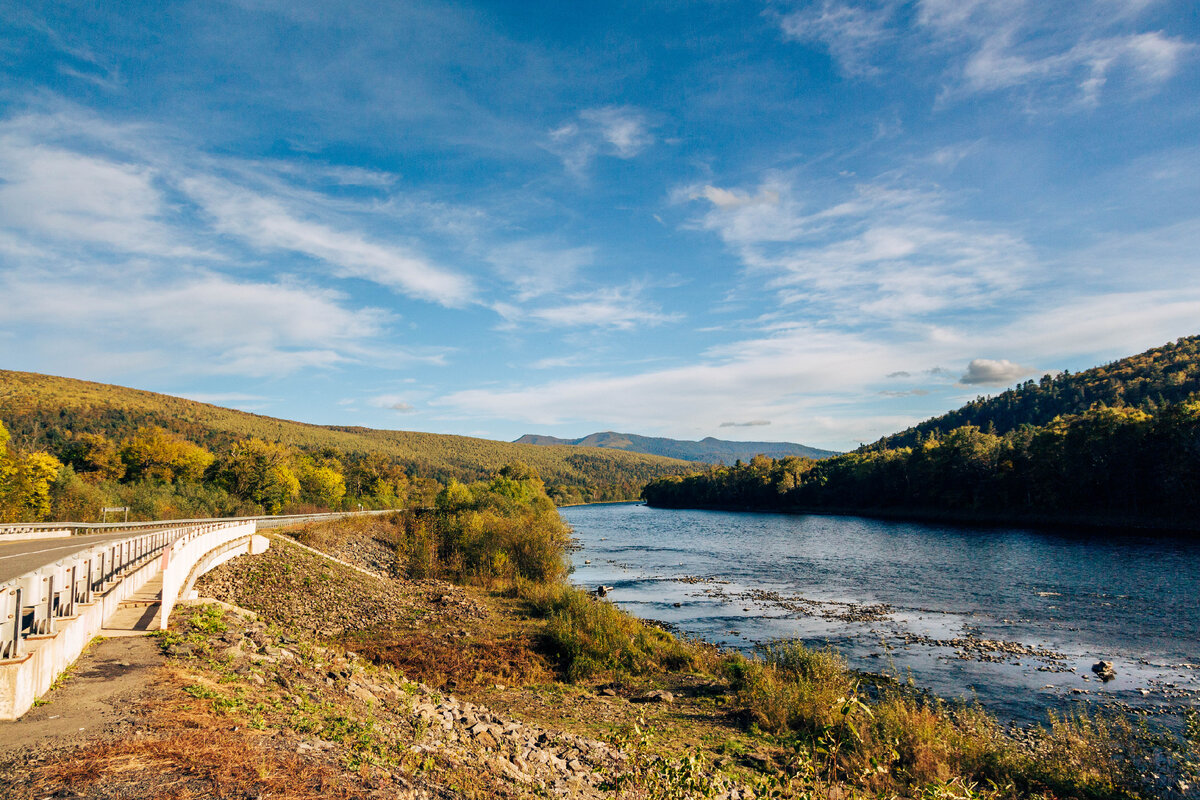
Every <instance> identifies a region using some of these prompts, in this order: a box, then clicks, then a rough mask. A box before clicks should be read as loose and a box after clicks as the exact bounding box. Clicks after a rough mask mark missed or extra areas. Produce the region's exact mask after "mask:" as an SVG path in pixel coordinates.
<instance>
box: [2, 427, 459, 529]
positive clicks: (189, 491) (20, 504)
mask: <svg viewBox="0 0 1200 800" xmlns="http://www.w3.org/2000/svg"><path fill="white" fill-rule="evenodd" d="M440 489H441V485H440V484H439V483H437V482H436V481H431V480H429V479H421V478H416V479H410V478H409V476H408V475H407V473H406V472H405V471H404V469H403V468H402V467H401V466H399V465H398V464H396V463H394V462H393V461H391V460H389V459H387V458H385V457H383V456H381V455H379V454H377V453H366V454H347V453H342V452H339V451H337V450H335V449H333V448H322V449H320V450H316V451H312V452H304V451H300V450H297V449H295V448H289V447H285V446H283V445H281V444H278V443H276V442H268V441H264V440H262V439H256V438H247V439H241V440H238V441H235V442H233V443H232V445H231V446H230V447H229V448H227V449H226V450H224V451H223V452H220V453H213V452H211V451H210V450H208V449H206V448H204V447H201V446H200V445H198V444H195V443H194V442H190V441H188V440H187V439H184V438H183V437H181V436H179V435H177V434H174V433H171V432H170V431H167V430H164V429H162V428H158V427H141V428H137V429H135V430H134V431H133V432H132V433H130V434H128V435H126V436H124V437H122V438H120V439H111V438H109V437H108V436H105V435H104V434H100V433H76V434H71V435H69V436H66V437H65V438H63V439H61V447H60V448H59V449H58V451H57V452H55V453H47V452H37V451H34V452H26V451H21V450H18V449H16V448H14V447H13V446H12V442H11V437H10V436H9V433H8V431H7V429H5V427H4V425H3V424H2V423H0V521H4V522H36V521H40V520H47V519H55V520H71V521H75V522H89V521H95V520H97V519H99V516H100V510H101V508H102V507H105V506H128V507H129V508H130V516H131V518H132V519H170V518H187V517H220V516H231V515H246V514H278V513H281V512H307V511H316V510H340V509H348V508H357V507H358V506H359V505H362V506H364V507H365V508H396V507H399V506H402V505H404V504H405V503H406V501H409V500H415V501H417V502H425V503H430V502H432V498H433V497H434V495H435V494H436V493H437V492H438V491H439V490H440Z"/></svg>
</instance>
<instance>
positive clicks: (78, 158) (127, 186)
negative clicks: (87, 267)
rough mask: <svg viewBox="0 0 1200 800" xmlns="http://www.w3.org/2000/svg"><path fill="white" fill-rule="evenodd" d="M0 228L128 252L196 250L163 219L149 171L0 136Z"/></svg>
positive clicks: (21, 138) (10, 135)
mask: <svg viewBox="0 0 1200 800" xmlns="http://www.w3.org/2000/svg"><path fill="white" fill-rule="evenodd" d="M0 176H2V177H3V181H2V182H0V226H3V227H6V228H9V229H12V230H17V231H21V232H23V233H24V234H26V235H27V236H35V237H38V238H46V237H49V238H52V239H58V240H66V241H69V242H83V243H88V244H91V245H101V246H105V247H108V248H112V249H114V250H118V251H122V252H128V253H143V254H158V255H171V256H186V255H195V254H196V251H195V250H194V249H192V248H190V247H187V246H184V245H183V244H181V243H180V241H179V237H178V236H177V234H175V233H174V232H173V231H172V230H171V229H170V227H169V226H168V225H167V224H166V223H165V222H164V221H163V217H164V215H165V214H166V212H167V204H166V201H165V200H164V198H163V196H162V193H161V191H160V190H159V188H158V187H157V186H156V180H155V174H154V171H153V170H152V169H150V168H148V167H146V166H143V165H136V164H125V163H120V162H117V161H114V160H111V159H108V158H104V157H101V156H93V155H86V154H81V153H76V152H72V151H70V150H66V149H62V148H58V147H52V146H48V145H43V144H38V143H35V142H33V141H30V140H29V139H28V138H26V137H24V136H22V135H19V134H14V133H8V134H7V135H0Z"/></svg>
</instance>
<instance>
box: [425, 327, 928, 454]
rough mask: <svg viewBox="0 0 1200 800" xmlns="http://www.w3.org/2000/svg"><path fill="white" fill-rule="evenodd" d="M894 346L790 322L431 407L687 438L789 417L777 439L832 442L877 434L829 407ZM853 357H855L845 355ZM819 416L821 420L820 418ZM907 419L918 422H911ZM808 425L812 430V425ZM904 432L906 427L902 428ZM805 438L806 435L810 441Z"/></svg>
mask: <svg viewBox="0 0 1200 800" xmlns="http://www.w3.org/2000/svg"><path fill="white" fill-rule="evenodd" d="M898 347H899V346H898V345H889V344H881V343H878V342H873V341H870V340H867V339H864V338H861V337H859V336H856V335H853V334H847V333H836V332H832V331H828V330H822V329H818V328H813V327H811V326H794V327H791V328H789V329H787V330H786V331H784V332H782V333H779V334H776V335H772V336H767V337H764V338H758V339H747V340H744V341H740V342H736V343H732V344H730V345H728V346H726V347H722V348H719V349H713V350H710V351H709V352H708V353H707V354H705V356H704V358H703V359H702V360H701V361H700V362H698V363H695V364H690V365H686V366H680V367H674V368H670V369H662V370H655V371H649V372H643V373H637V374H630V375H615V376H594V375H588V376H582V377H574V378H569V379H564V380H558V381H550V382H546V383H540V384H537V385H532V386H521V387H515V388H508V389H503V388H501V389H471V390H465V391H460V392H454V393H451V394H449V395H446V396H444V397H442V398H440V399H439V400H437V401H435V402H434V405H437V406H440V407H442V408H444V409H447V410H450V411H454V412H457V413H462V414H469V415H482V416H487V417H496V418H503V419H512V420H521V421H526V422H529V423H539V424H545V425H555V424H564V423H569V422H578V423H585V422H586V423H594V424H600V425H602V426H603V425H608V426H612V425H618V424H625V425H632V426H635V427H636V429H637V430H639V431H646V432H662V433H665V434H667V435H682V436H687V435H690V434H691V433H692V432H693V431H704V430H709V429H711V427H712V424H713V422H712V421H713V420H729V419H735V420H736V419H739V418H740V419H751V420H775V421H779V420H787V424H786V425H784V426H782V427H783V428H784V431H783V432H782V433H781V435H794V436H796V437H800V438H799V441H808V442H809V443H812V441H813V439H814V438H820V439H821V440H822V441H823V442H826V443H830V442H836V441H841V440H840V439H832V438H830V439H827V438H826V437H827V435H828V431H831V430H833V429H835V428H837V427H838V426H839V425H846V426H849V427H848V429H850V430H853V433H852V434H850V435H851V436H860V435H861V436H868V435H870V436H871V437H872V438H878V436H880V435H883V434H884V433H888V432H890V429H883V430H880V431H878V432H875V431H874V427H873V426H874V425H875V424H876V423H873V422H868V421H864V420H863V419H862V418H861V417H855V418H853V419H852V420H851V419H847V420H845V421H844V422H842V423H835V422H833V421H832V420H833V415H832V414H831V413H829V405H830V403H831V402H832V401H833V400H834V398H839V397H845V398H847V399H848V398H849V397H850V396H851V395H853V393H854V392H855V391H857V390H858V389H859V388H861V387H862V386H863V385H864V384H866V383H869V382H870V381H871V380H873V378H874V376H877V375H880V374H883V373H884V372H886V371H888V368H889V366H890V365H891V364H893V363H895V361H896V359H897V358H898V357H899V355H900V353H899V350H898ZM850 353H853V354H854V356H853V357H850V356H849V354H850ZM818 417H821V418H822V420H821V421H819V422H818V421H816V419H817V418H818ZM905 419H906V423H905V424H910V423H911V422H912V420H910V419H908V418H905ZM810 423H811V424H810ZM902 427H903V426H902ZM804 437H807V439H806V438H804Z"/></svg>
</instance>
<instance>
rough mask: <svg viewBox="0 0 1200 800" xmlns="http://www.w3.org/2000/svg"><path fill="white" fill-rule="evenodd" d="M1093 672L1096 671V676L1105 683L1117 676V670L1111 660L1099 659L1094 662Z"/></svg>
mask: <svg viewBox="0 0 1200 800" xmlns="http://www.w3.org/2000/svg"><path fill="white" fill-rule="evenodd" d="M1092 672H1094V673H1096V676H1097V677H1098V678H1100V680H1102V681H1104V682H1105V683H1108V682H1109V681H1111V680H1112V679H1113V678H1115V677H1117V671H1116V670H1115V669H1113V663H1112V662H1111V661H1097V662H1096V663H1095V664H1092Z"/></svg>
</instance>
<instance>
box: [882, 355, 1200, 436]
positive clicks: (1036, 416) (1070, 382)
mask: <svg viewBox="0 0 1200 800" xmlns="http://www.w3.org/2000/svg"><path fill="white" fill-rule="evenodd" d="M1197 392H1200V336H1189V337H1187V338H1183V339H1179V340H1178V341H1176V342H1173V343H1168V344H1165V345H1163V346H1162V347H1155V348H1153V349H1151V350H1147V351H1146V352H1144V353H1139V354H1138V355H1135V356H1129V357H1128V358H1122V359H1120V360H1118V361H1114V362H1112V363H1111V364H1105V365H1104V366H1102V367H1093V368H1092V369H1089V370H1085V371H1083V372H1078V373H1075V374H1071V373H1069V372H1060V373H1059V374H1057V375H1045V376H1043V377H1042V379H1041V380H1039V381H1037V382H1034V381H1032V380H1030V381H1026V382H1024V383H1022V384H1019V385H1017V386H1015V387H1013V388H1012V389H1009V390H1007V391H1005V392H1001V393H1000V394H998V395H995V396H994V397H980V398H977V399H975V400H972V401H971V402H970V403H967V404H966V405H965V406H963V407H962V408H960V409H957V410H955V411H951V412H949V413H946V414H943V415H942V416H940V417H934V418H933V419H929V420H926V421H925V422H922V423H921V424H919V425H916V426H914V427H912V428H909V429H908V430H905V431H901V432H900V433H894V434H892V435H891V436H885V437H884V438H882V439H880V440H879V441H878V442H876V443H875V444H874V445H870V447H871V448H876V449H877V448H879V447H886V448H897V447H912V446H914V445H916V444H917V443H918V442H920V441H923V440H925V439H928V438H929V437H930V436H931V435H934V434H936V435H938V436H942V435H945V434H947V433H949V432H950V431H952V430H954V429H955V428H960V427H962V426H963V425H974V426H976V427H977V428H979V429H981V430H983V431H987V432H989V433H995V434H1000V435H1003V434H1006V433H1009V432H1010V431H1013V430H1016V429H1017V428H1019V427H1020V426H1022V425H1045V424H1047V423H1049V422H1050V421H1051V420H1053V419H1054V418H1055V417H1060V416H1067V415H1071V414H1082V413H1084V412H1085V411H1087V410H1088V409H1089V408H1091V407H1092V406H1094V405H1097V404H1101V405H1106V406H1112V407H1130V408H1138V409H1141V410H1143V411H1147V412H1151V413H1153V412H1154V411H1155V409H1158V408H1161V407H1163V406H1167V405H1173V404H1177V403H1180V402H1182V401H1184V400H1186V399H1187V398H1188V397H1190V396H1192V395H1193V394H1195V393H1197Z"/></svg>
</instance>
